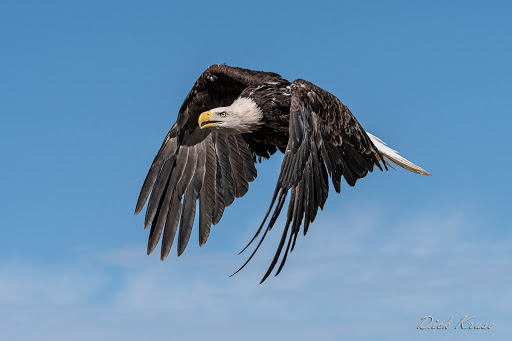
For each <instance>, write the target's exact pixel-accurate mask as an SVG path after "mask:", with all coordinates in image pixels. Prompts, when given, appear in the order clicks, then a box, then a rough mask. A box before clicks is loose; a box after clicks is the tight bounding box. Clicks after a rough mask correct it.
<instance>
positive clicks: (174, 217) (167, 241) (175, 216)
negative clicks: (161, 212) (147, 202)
mask: <svg viewBox="0 0 512 341" xmlns="http://www.w3.org/2000/svg"><path fill="white" fill-rule="evenodd" d="M181 207H182V205H181V202H180V201H179V199H178V196H177V195H176V194H174V195H173V197H172V200H171V204H170V209H169V212H168V213H167V220H166V221H165V227H164V233H163V236H162V250H161V253H160V259H161V260H164V259H165V258H167V256H168V255H169V251H171V247H172V243H173V241H174V236H175V235H176V230H177V228H178V223H179V221H180V216H181Z"/></svg>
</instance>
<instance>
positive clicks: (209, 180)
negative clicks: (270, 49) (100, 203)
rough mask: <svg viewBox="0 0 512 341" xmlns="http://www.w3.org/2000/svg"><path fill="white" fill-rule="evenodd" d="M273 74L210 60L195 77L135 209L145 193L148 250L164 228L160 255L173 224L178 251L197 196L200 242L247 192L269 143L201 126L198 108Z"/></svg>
mask: <svg viewBox="0 0 512 341" xmlns="http://www.w3.org/2000/svg"><path fill="white" fill-rule="evenodd" d="M274 79H280V76H279V75H277V74H275V73H268V72H259V71H251V70H246V69H241V68H234V67H229V66H226V65H213V66H210V67H209V68H208V69H206V71H205V72H204V73H203V74H202V75H201V76H200V77H199V79H198V80H197V81H196V83H195V84H194V87H193V88H192V90H190V92H189V94H188V96H187V97H186V99H185V101H184V102H183V105H182V106H181V109H180V111H179V114H178V118H177V120H176V123H175V124H174V125H173V126H172V128H171V130H170V131H169V133H168V134H167V136H166V137H165V139H164V141H163V143H162V146H161V147H160V150H159V151H158V154H157V155H156V157H155V159H154V161H153V163H152V165H151V168H150V169H149V172H148V174H147V176H146V179H145V181H144V184H143V185H142V189H141V192H140V195H139V199H138V201H137V206H136V208H135V214H138V213H139V212H140V211H141V210H142V208H143V207H144V204H145V203H146V201H147V199H148V197H149V201H148V206H147V210H146V217H145V219H144V228H147V227H148V226H151V231H150V235H149V241H148V254H150V253H151V252H152V251H153V250H154V249H155V247H156V245H157V244H158V241H159V240H160V236H161V235H162V231H163V238H162V252H161V258H162V259H165V258H166V257H167V255H168V254H169V251H170V249H171V246H172V243H173V240H174V237H175V234H176V232H177V230H178V224H179V233H178V255H181V254H182V253H183V251H184V250H185V247H186V246H187V243H188V240H189V238H190V233H191V230H192V225H193V224H194V217H195V213H196V201H199V244H200V245H201V246H202V245H203V244H204V243H205V242H206V240H207V239H208V236H209V233H210V227H211V224H214V225H215V224H217V223H218V222H219V220H220V219H221V217H222V214H223V212H224V208H225V207H227V206H229V205H230V204H231V203H232V202H233V200H234V198H238V197H241V196H243V195H244V194H245V193H246V192H247V190H248V183H249V182H251V181H253V180H254V179H255V178H256V175H257V174H256V168H255V166H254V163H255V156H256V155H253V154H254V151H255V150H258V151H261V153H262V154H261V156H267V155H266V154H265V153H266V152H270V153H271V152H272V147H270V146H269V147H268V148H266V147H265V146H261V145H260V146H250V145H248V143H247V142H246V139H245V137H244V136H243V135H237V136H234V135H224V134H220V133H216V132H212V131H210V130H209V129H207V130H201V129H200V128H199V127H198V123H197V120H198V117H199V115H200V114H201V113H202V112H203V111H206V110H210V109H212V108H216V107H221V106H228V105H230V104H231V103H232V102H233V101H234V100H235V99H236V98H237V97H238V95H240V93H241V92H242V90H244V89H245V88H246V87H248V86H250V85H255V84H259V83H260V82H266V81H270V80H274ZM274 150H275V148H274ZM150 194H151V195H150Z"/></svg>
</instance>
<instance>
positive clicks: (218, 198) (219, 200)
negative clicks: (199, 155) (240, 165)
mask: <svg viewBox="0 0 512 341" xmlns="http://www.w3.org/2000/svg"><path fill="white" fill-rule="evenodd" d="M216 164H217V173H216V176H215V177H216V179H215V186H216V193H215V207H214V209H213V220H212V221H213V225H217V223H218V222H219V221H220V218H222V214H224V208H225V205H224V188H223V187H222V169H221V166H220V164H219V162H218V160H217V163H216Z"/></svg>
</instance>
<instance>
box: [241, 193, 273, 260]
mask: <svg viewBox="0 0 512 341" xmlns="http://www.w3.org/2000/svg"><path fill="white" fill-rule="evenodd" d="M278 193H279V187H277V186H276V189H275V190H274V195H273V196H272V200H271V202H270V206H269V208H268V210H267V214H265V218H263V221H262V223H261V225H260V227H259V228H258V230H257V231H256V233H255V234H254V236H253V237H252V239H251V240H250V241H249V243H247V245H246V246H245V247H244V248H243V250H242V251H240V252H239V253H238V254H239V255H240V254H242V252H244V251H245V250H246V249H247V248H248V247H249V245H251V244H252V242H253V241H254V240H255V239H256V237H257V236H258V235H259V234H260V232H261V230H262V228H263V226H264V225H265V221H267V218H268V215H269V214H270V211H272V207H274V203H275V201H276V198H277V194H278Z"/></svg>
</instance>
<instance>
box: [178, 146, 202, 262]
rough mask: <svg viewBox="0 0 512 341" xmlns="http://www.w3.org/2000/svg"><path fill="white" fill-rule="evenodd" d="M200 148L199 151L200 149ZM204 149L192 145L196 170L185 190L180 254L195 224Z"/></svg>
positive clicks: (179, 241) (179, 236) (179, 238)
mask: <svg viewBox="0 0 512 341" xmlns="http://www.w3.org/2000/svg"><path fill="white" fill-rule="evenodd" d="M198 149H199V151H198ZM201 151H204V150H203V149H202V148H198V145H196V146H195V147H192V149H191V151H190V153H189V154H190V155H195V156H192V160H193V161H195V168H193V169H195V171H193V172H194V173H193V176H192V179H191V180H190V184H189V185H188V187H187V189H186V190H185V195H184V199H183V209H182V212H181V222H180V231H179V234H178V250H177V251H178V256H181V255H182V254H183V252H184V251H185V248H186V247H187V244H188V241H189V239H190V234H191V232H192V226H193V225H194V218H195V213H196V206H197V204H196V200H197V197H198V196H199V191H200V190H201V185H202V181H203V177H204V154H200V153H201Z"/></svg>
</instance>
